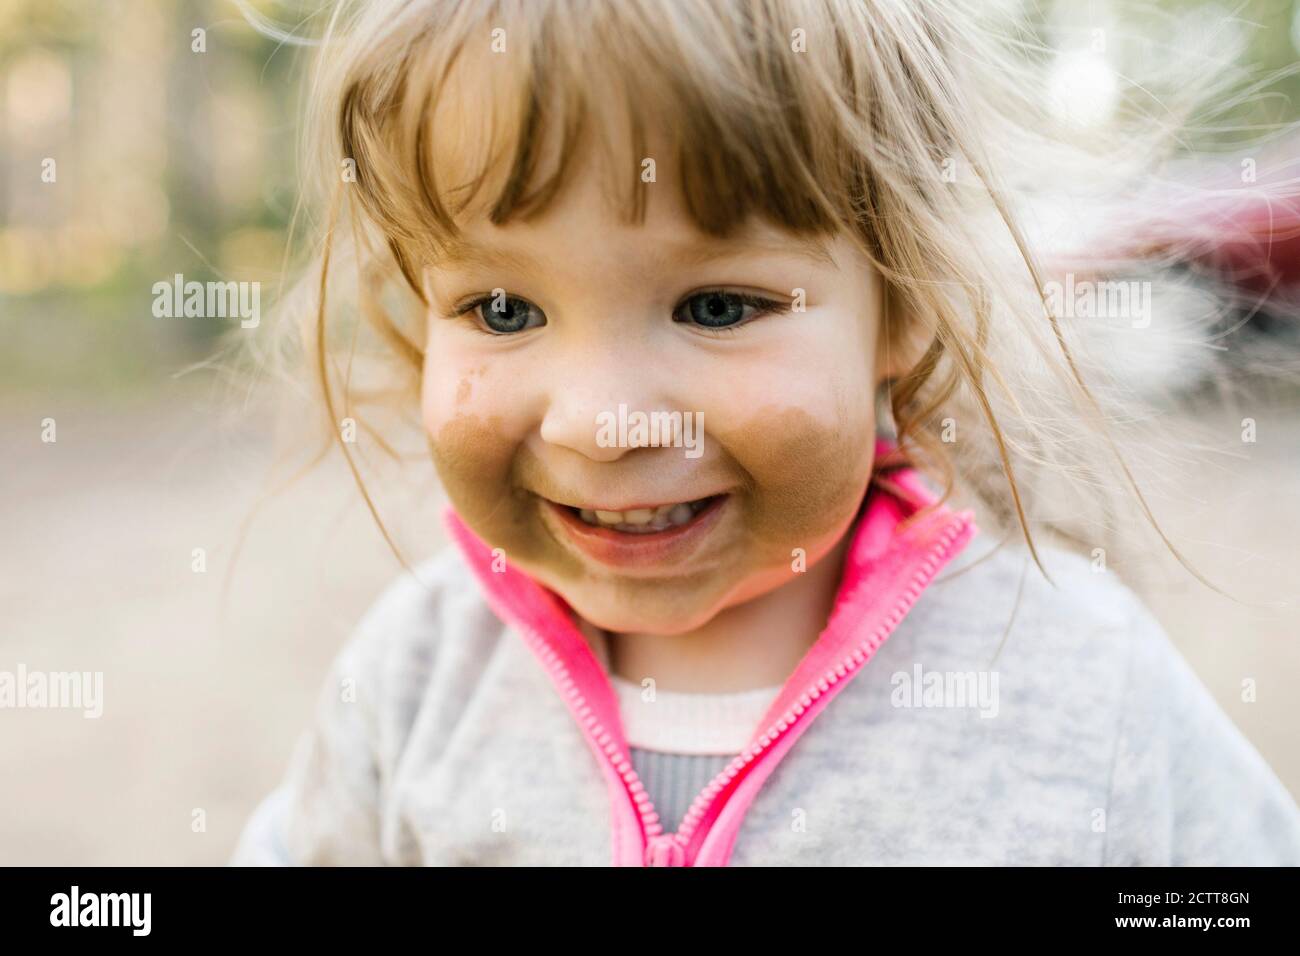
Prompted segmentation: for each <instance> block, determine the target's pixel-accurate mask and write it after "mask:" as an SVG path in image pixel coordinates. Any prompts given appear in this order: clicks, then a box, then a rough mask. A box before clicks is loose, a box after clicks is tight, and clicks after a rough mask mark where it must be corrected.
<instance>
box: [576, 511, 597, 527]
mask: <svg viewBox="0 0 1300 956" xmlns="http://www.w3.org/2000/svg"><path fill="white" fill-rule="evenodd" d="M578 514H579V515H580V516H581V517H582V520H583V521H585V522H587V524H595V523H596V512H594V511H592V510H591V509H590V508H583V509H582V510H581V511H579V512H578Z"/></svg>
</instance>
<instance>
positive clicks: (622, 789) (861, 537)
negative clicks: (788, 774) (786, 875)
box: [444, 439, 977, 866]
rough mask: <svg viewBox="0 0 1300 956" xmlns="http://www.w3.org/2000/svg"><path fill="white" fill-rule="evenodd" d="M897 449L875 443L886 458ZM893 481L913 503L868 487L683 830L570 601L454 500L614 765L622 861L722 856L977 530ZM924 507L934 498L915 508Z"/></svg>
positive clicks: (908, 482)
mask: <svg viewBox="0 0 1300 956" xmlns="http://www.w3.org/2000/svg"><path fill="white" fill-rule="evenodd" d="M892 447H893V446H892V445H891V444H890V443H889V442H888V441H887V440H885V439H880V440H878V441H877V447H876V451H877V456H878V457H879V456H880V455H881V454H883V453H884V452H886V451H888V450H890V449H891V448H892ZM889 481H890V482H891V483H892V484H893V485H894V486H896V487H898V488H899V489H901V490H902V491H903V492H904V494H905V496H906V497H907V499H910V500H904V498H903V497H900V496H898V495H895V494H894V493H892V492H890V491H887V490H885V489H884V488H882V487H879V486H873V487H872V489H871V490H870V491H869V492H868V496H867V500H866V503H865V507H864V509H863V513H862V515H861V517H860V518H859V520H858V522H857V524H856V526H855V527H854V529H853V531H852V532H851V533H852V535H853V540H852V542H851V544H850V546H849V551H848V554H847V555H846V557H845V563H844V573H843V576H842V578H841V581H840V585H839V588H838V590H837V593H836V596H835V603H834V606H833V609H832V611H831V614H830V617H829V619H828V620H827V624H826V627H825V629H824V630H823V631H822V633H821V635H820V636H819V637H818V638H817V641H816V642H815V643H814V644H813V646H812V647H811V648H809V650H808V652H807V653H806V654H805V655H804V657H803V659H802V660H801V661H800V662H799V664H798V666H797V667H796V668H795V670H794V672H793V673H792V674H791V675H790V677H789V678H788V679H787V680H786V682H785V684H784V685H783V687H782V690H781V693H780V694H779V695H778V696H777V698H776V700H775V701H774V702H773V703H772V705H771V707H770V708H769V710H768V712H767V713H766V714H765V715H764V718H763V720H762V722H761V723H760V725H759V727H758V728H757V729H756V730H755V735H754V738H753V740H752V741H751V744H750V746H749V748H747V749H746V751H745V752H744V753H742V754H741V755H740V756H739V757H737V758H736V760H735V761H733V763H732V764H731V765H730V766H729V767H728V771H729V772H728V771H724V773H723V774H721V775H719V777H718V778H717V779H716V780H714V781H713V782H712V783H711V784H710V785H709V787H708V788H706V789H705V791H704V792H703V793H701V794H700V796H699V798H697V800H696V802H695V804H694V805H692V807H691V810H690V811H688V812H687V814H686V817H685V818H684V819H683V821H682V825H681V827H680V828H679V829H678V831H677V833H674V834H665V833H664V832H663V828H662V826H660V825H659V823H658V817H657V815H656V814H655V813H654V808H653V807H652V806H650V803H649V799H648V798H647V797H646V795H645V791H644V788H643V787H642V786H641V783H640V780H639V779H637V777H636V772H635V770H634V769H633V768H632V765H631V760H630V758H629V755H628V746H627V741H626V740H625V738H624V735H623V726H622V721H621V720H620V717H619V710H618V699H617V696H616V694H615V691H614V688H613V686H612V685H611V684H610V681H609V679H608V677H607V676H606V674H605V671H604V668H603V667H602V665H601V664H600V662H599V660H598V659H597V658H596V655H595V654H594V653H593V652H592V650H591V648H590V646H589V645H588V644H587V641H586V639H585V638H584V637H583V635H582V633H581V632H580V631H579V630H578V629H577V626H576V625H575V623H574V621H573V618H572V615H571V611H570V609H569V606H568V604H567V603H566V602H565V601H564V599H563V598H561V597H560V596H559V595H557V594H556V593H554V592H553V591H551V590H549V589H547V588H545V587H543V586H541V585H539V584H538V583H537V582H535V581H534V580H533V579H532V578H530V577H528V576H527V575H526V574H524V573H523V572H522V571H520V570H518V569H517V568H514V567H513V566H511V565H510V564H509V562H508V561H506V560H505V559H504V556H503V555H500V554H495V553H494V552H493V550H492V549H491V548H490V547H489V546H488V544H486V543H485V542H483V541H482V540H481V539H480V538H478V536H477V535H475V534H474V532H472V531H471V530H470V529H469V528H468V527H467V526H466V525H465V523H464V522H463V521H462V520H461V519H460V517H459V516H458V515H457V514H456V513H455V511H454V510H452V509H451V508H450V507H448V508H447V510H446V512H445V515H444V518H445V521H446V524H447V527H448V529H449V531H450V532H451V536H452V539H453V540H454V541H455V542H456V544H457V545H458V546H459V548H460V549H461V551H462V553H463V554H464V556H465V559H466V561H467V562H468V563H469V566H470V568H471V569H472V570H473V572H474V574H475V576H476V577H477V579H478V581H479V583H480V585H481V586H482V589H483V592H484V596H485V597H486V599H487V601H488V603H489V605H490V606H491V607H492V609H493V611H494V612H495V613H496V614H497V616H498V617H500V618H501V619H502V621H504V622H505V623H507V624H509V625H511V626H513V627H515V628H516V629H517V630H518V631H519V632H520V633H521V634H522V635H523V637H524V639H525V641H526V642H527V644H528V646H529V648H530V649H531V650H532V651H533V653H534V654H535V655H536V656H537V658H538V660H539V662H540V663H541V664H542V666H543V667H544V668H545V669H546V671H547V673H548V674H549V675H550V677H551V679H552V681H553V683H554V684H555V686H556V689H557V690H558V691H559V693H560V694H561V696H562V697H563V698H564V700H565V702H566V703H567V704H568V706H569V709H570V711H571V712H572V713H573V716H574V719H575V720H576V721H577V722H578V725H579V726H580V727H581V728H582V729H583V730H584V732H585V736H586V739H587V742H588V744H589V745H590V746H591V749H592V751H593V752H594V753H595V755H596V757H597V760H598V761H599V762H600V764H601V767H602V769H603V770H604V772H605V777H606V782H607V784H608V786H609V789H610V796H611V806H612V822H613V842H614V862H615V864H621V865H641V864H669V865H671V864H679V865H680V864H687V865H697V866H698V865H725V863H726V862H727V859H728V858H729V857H730V854H731V846H732V843H733V842H734V840H735V836H736V832H737V831H738V830H739V827H740V822H741V820H742V819H743V816H744V813H745V811H746V810H747V809H748V806H749V804H750V802H752V800H753V798H754V796H755V795H756V794H757V792H758V788H759V787H760V786H761V785H762V782H763V780H765V779H766V778H767V776H768V775H769V774H770V773H771V772H772V770H774V769H775V767H776V764H777V763H778V762H779V761H780V759H781V758H782V757H783V756H784V754H785V753H786V752H788V750H789V749H790V747H792V746H793V745H794V742H795V740H797V739H798V737H799V736H800V735H802V734H803V732H804V731H806V730H807V728H808V726H809V725H810V724H811V723H812V721H813V719H814V718H815V717H816V715H817V714H818V713H820V711H821V710H822V709H823V708H824V707H825V706H826V705H827V704H828V703H829V702H830V700H831V699H832V698H833V697H834V696H835V695H836V694H837V693H838V692H839V691H840V690H842V689H843V687H844V686H846V685H847V684H848V682H849V680H851V679H852V677H853V676H855V675H856V674H857V672H858V671H859V670H860V669H861V666H862V665H863V664H865V663H866V662H867V661H868V660H870V658H871V656H872V655H873V654H874V653H875V651H876V649H877V648H878V647H879V646H880V645H881V644H882V643H884V641H885V639H886V638H887V637H888V636H889V634H890V633H891V632H892V631H893V629H894V628H895V627H896V626H897V624H898V622H899V621H901V620H902V619H903V617H904V616H905V615H906V614H907V612H908V611H909V610H910V609H911V607H912V605H913V604H914V603H915V602H916V600H917V598H918V597H919V596H920V594H921V592H922V591H923V590H924V589H925V587H926V586H927V585H928V584H929V583H930V582H931V581H932V580H933V579H934V577H935V575H936V574H937V573H938V571H939V570H940V569H941V568H942V567H943V566H944V565H945V564H946V563H947V562H948V561H949V560H951V559H952V558H953V557H955V556H956V555H957V554H958V553H960V552H961V550H962V549H963V548H964V547H965V546H966V544H967V543H968V542H969V541H970V539H971V537H972V536H973V535H974V534H975V533H976V530H977V528H976V526H975V521H974V515H973V514H972V513H971V512H970V511H960V512H954V511H952V510H950V509H949V508H947V507H946V506H944V505H942V504H939V503H938V502H937V499H936V496H935V495H934V494H933V492H931V491H930V489H929V488H928V487H926V485H925V484H924V483H923V482H922V481H921V479H920V476H919V475H917V473H916V472H915V471H913V470H911V469H900V470H898V471H894V472H891V473H890V474H889ZM926 505H934V507H933V508H932V510H930V511H929V512H928V513H927V514H925V515H921V516H919V517H914V516H916V515H917V514H918V512H919V511H920V509H921V508H922V507H923V506H926ZM909 518H912V519H914V520H910V521H909V520H907V519H909Z"/></svg>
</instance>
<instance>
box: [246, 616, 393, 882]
mask: <svg viewBox="0 0 1300 956" xmlns="http://www.w3.org/2000/svg"><path fill="white" fill-rule="evenodd" d="M377 623H378V622H377V621H376V617H375V615H374V614H373V613H371V614H368V615H367V617H366V618H365V619H363V621H362V623H361V624H360V625H359V626H358V629H357V632H356V633H355V634H354V635H353V636H352V638H351V639H350V640H349V641H348V643H347V644H346V645H345V646H344V648H343V650H342V651H341V652H340V654H339V655H338V657H337V658H336V659H335V661H334V663H333V665H332V666H331V668H330V671H329V675H328V676H327V677H326V679H325V683H324V686H323V687H322V688H321V690H320V693H319V696H318V698H317V703H316V709H315V716H314V721H313V724H312V726H311V727H310V728H309V729H308V730H307V731H306V733H304V734H303V735H302V736H301V737H300V738H299V740H298V742H297V745H296V746H295V748H294V751H293V755H292V757H291V758H290V762H289V767H288V770H287V772H286V774H285V777H284V779H283V781H282V782H281V783H280V785H279V786H278V787H277V788H276V789H275V790H274V791H273V792H272V793H271V794H270V795H268V796H267V797H266V798H264V799H263V801H262V802H261V803H260V804H259V805H258V807H257V808H256V810H255V811H254V812H253V814H252V816H251V817H250V819H249V821H248V822H247V824H246V825H245V827H244V830H243V833H242V834H241V836H240V839H239V841H238V844H237V845H236V848H235V851H234V854H233V856H232V858H231V860H230V863H231V865H235V866H245V865H252V866H257V865H262V866H295V865H296V866H335V865H352V866H365V865H379V864H382V863H383V862H384V860H383V854H382V851H381V847H380V837H379V834H380V826H379V811H380V803H379V801H380V788H381V773H380V770H381V768H380V758H379V749H378V745H379V740H378V726H377V719H376V715H377V704H378V702H379V701H380V700H381V699H382V693H383V689H382V687H381V686H380V684H381V671H382V668H381V667H380V666H379V665H380V663H381V661H380V660H379V659H378V654H379V651H378V647H379V646H380V642H379V641H378V640H376V638H377V637H378V636H379V635H377V634H375V633H374V629H375V627H376V626H377Z"/></svg>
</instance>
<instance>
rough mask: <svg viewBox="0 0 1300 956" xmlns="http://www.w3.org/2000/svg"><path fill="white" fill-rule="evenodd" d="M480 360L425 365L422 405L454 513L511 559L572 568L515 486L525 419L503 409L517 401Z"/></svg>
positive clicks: (517, 404)
mask: <svg viewBox="0 0 1300 956" xmlns="http://www.w3.org/2000/svg"><path fill="white" fill-rule="evenodd" d="M491 369H492V366H491V365H490V364H488V363H486V362H477V363H476V362H472V361H471V362H464V363H459V364H456V363H451V362H448V361H444V360H442V359H441V358H440V360H439V361H438V362H436V363H434V362H427V363H426V365H425V372H424V382H423V385H422V396H421V412H422V417H423V421H424V426H425V430H426V431H427V432H428V435H429V447H430V450H431V452H432V455H433V463H434V466H435V467H436V469H437V471H438V477H439V479H440V480H441V482H442V486H443V488H444V490H445V491H446V492H447V497H448V498H449V499H450V500H451V503H452V505H453V506H454V507H455V509H456V513H457V514H459V515H460V517H461V518H462V519H463V520H464V521H465V523H466V524H468V525H469V526H470V528H472V529H473V530H474V532H475V533H476V534H477V535H478V536H479V537H480V538H482V539H483V540H484V541H486V542H488V543H489V544H490V545H492V546H493V547H500V548H503V549H504V550H505V552H506V555H507V557H508V559H509V560H510V561H512V562H518V563H522V564H528V563H530V562H532V563H536V564H546V565H553V566H556V567H559V568H560V569H561V570H562V571H565V572H567V573H573V571H574V563H573V561H572V560H571V559H570V558H568V556H567V555H566V554H564V553H562V552H559V551H558V549H557V548H556V547H555V545H554V542H553V541H551V540H550V538H549V536H548V535H546V533H545V530H544V528H543V527H542V524H541V522H540V521H538V520H537V516H536V507H537V504H536V501H535V499H533V497H532V496H531V495H529V494H527V493H526V492H522V491H520V490H519V488H518V483H517V482H516V481H515V480H514V478H515V473H514V469H515V467H516V466H517V465H518V463H519V461H520V456H519V450H520V447H521V444H522V443H523V441H524V438H525V437H526V435H527V432H528V428H529V424H528V421H527V419H526V418H525V417H522V416H521V415H519V414H510V412H511V411H512V410H513V409H518V408H520V407H521V406H522V403H521V402H519V401H517V399H518V394H517V391H516V390H512V389H510V388H508V387H505V386H504V385H503V383H500V382H497V381H495V378H496V376H494V375H493V373H492V371H491Z"/></svg>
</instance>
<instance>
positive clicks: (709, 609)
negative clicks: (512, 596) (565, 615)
mask: <svg viewBox="0 0 1300 956" xmlns="http://www.w3.org/2000/svg"><path fill="white" fill-rule="evenodd" d="M563 596H564V599H565V600H566V601H568V602H569V604H570V606H572V608H573V609H574V610H575V611H576V612H577V613H578V614H580V615H582V618H583V620H585V621H588V622H590V623H591V624H594V625H595V626H596V627H598V628H600V629H601V630H602V631H611V632H613V633H615V634H660V635H664V636H672V635H675V634H685V633H688V632H690V631H693V630H695V629H696V628H699V627H702V626H703V625H705V624H707V623H708V622H709V620H711V619H712V618H713V617H714V615H716V614H717V613H718V611H719V610H720V609H719V608H717V607H715V606H713V605H707V606H706V605H702V604H700V603H698V600H692V601H691V606H689V607H683V606H682V605H681V604H679V603H677V602H676V601H675V600H674V599H673V597H672V595H665V596H664V597H663V599H662V600H655V599H652V600H653V601H654V603H655V605H656V606H654V607H632V606H629V602H628V601H627V600H626V599H620V598H619V597H618V596H617V595H610V596H608V597H607V598H600V597H593V596H592V595H584V596H582V597H578V596H577V595H573V596H571V595H568V594H564V595H563Z"/></svg>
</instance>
